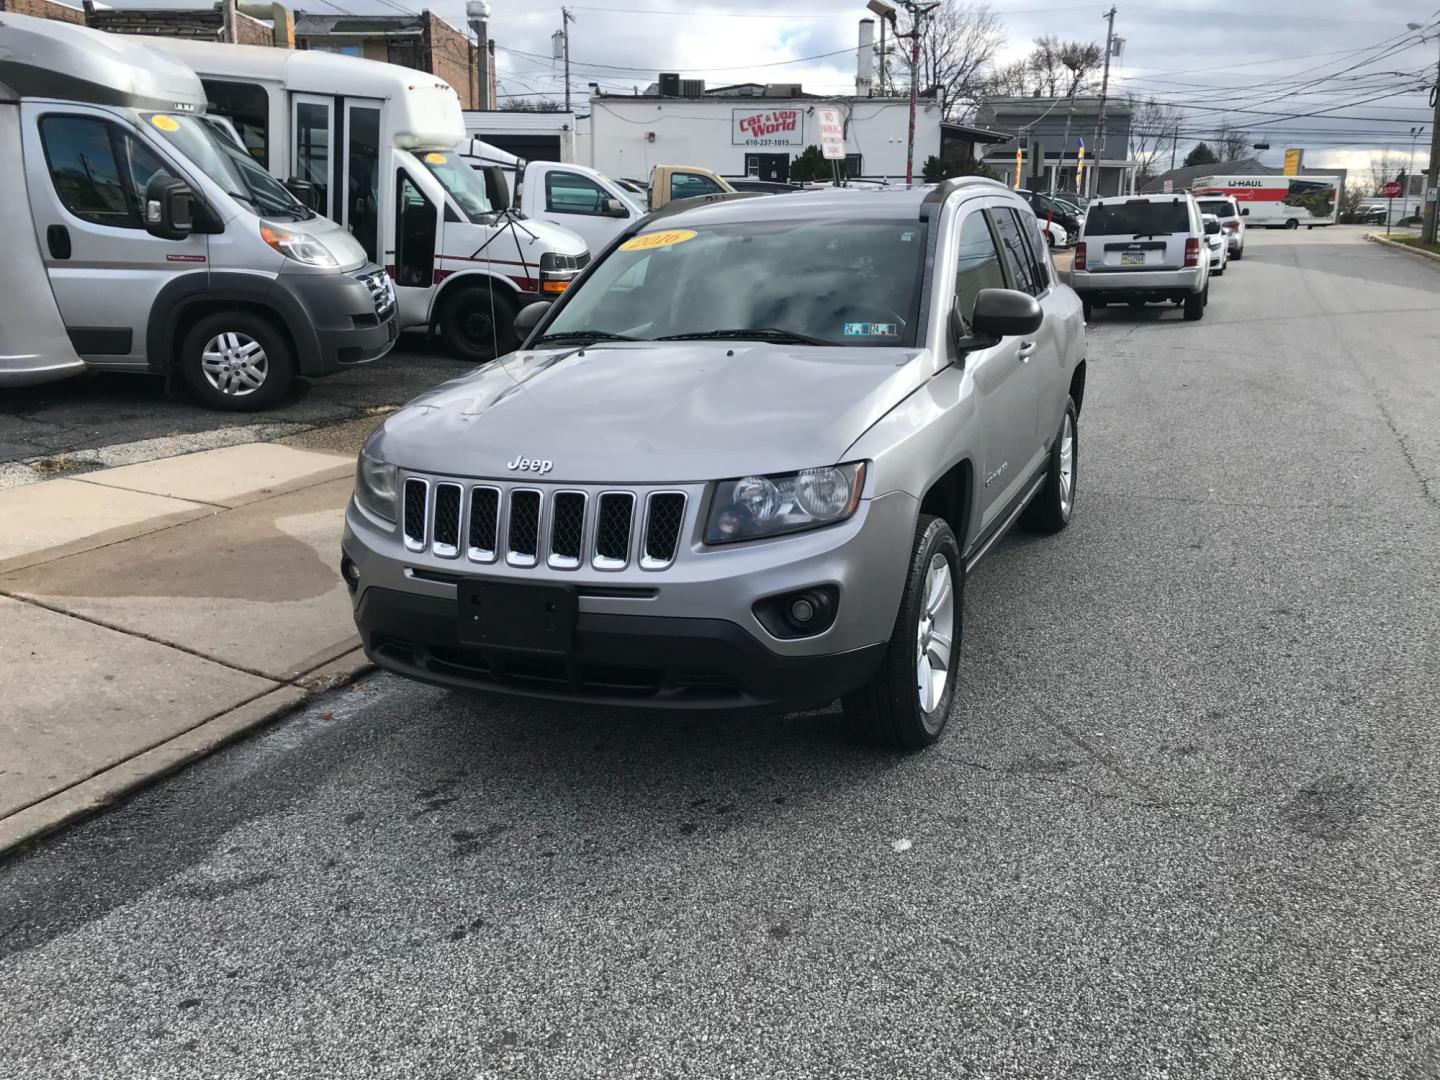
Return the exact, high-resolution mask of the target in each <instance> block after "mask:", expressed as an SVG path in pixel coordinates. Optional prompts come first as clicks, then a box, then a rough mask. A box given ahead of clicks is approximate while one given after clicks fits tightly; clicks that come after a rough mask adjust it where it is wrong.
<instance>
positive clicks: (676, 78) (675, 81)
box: [660, 71, 680, 97]
mask: <svg viewBox="0 0 1440 1080" xmlns="http://www.w3.org/2000/svg"><path fill="white" fill-rule="evenodd" d="M660 96H661V97H679V96H680V73H679V72H678V71H662V72H661V73H660Z"/></svg>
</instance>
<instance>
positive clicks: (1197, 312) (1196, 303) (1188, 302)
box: [1185, 285, 1210, 322]
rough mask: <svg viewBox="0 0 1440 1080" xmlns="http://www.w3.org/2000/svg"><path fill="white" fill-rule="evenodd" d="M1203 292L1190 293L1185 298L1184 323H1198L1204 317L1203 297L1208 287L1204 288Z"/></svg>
mask: <svg viewBox="0 0 1440 1080" xmlns="http://www.w3.org/2000/svg"><path fill="white" fill-rule="evenodd" d="M1205 290H1206V291H1205V292H1198V293H1191V294H1190V295H1189V296H1187V297H1185V321H1186V322H1198V321H1200V320H1201V319H1203V318H1204V317H1205V297H1206V293H1208V292H1209V290H1210V286H1209V285H1206V286H1205Z"/></svg>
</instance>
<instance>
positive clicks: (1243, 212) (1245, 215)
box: [1240, 206, 1250, 217]
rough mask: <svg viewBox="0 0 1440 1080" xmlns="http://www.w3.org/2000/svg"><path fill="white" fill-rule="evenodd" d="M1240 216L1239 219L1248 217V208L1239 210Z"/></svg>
mask: <svg viewBox="0 0 1440 1080" xmlns="http://www.w3.org/2000/svg"><path fill="white" fill-rule="evenodd" d="M1240 216H1241V217H1249V216H1250V208H1249V207H1248V206H1246V207H1243V208H1241V210H1240Z"/></svg>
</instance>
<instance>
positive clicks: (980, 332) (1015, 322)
mask: <svg viewBox="0 0 1440 1080" xmlns="http://www.w3.org/2000/svg"><path fill="white" fill-rule="evenodd" d="M1044 321H1045V311H1044V309H1043V308H1041V306H1040V301H1038V300H1036V299H1035V297H1033V296H1031V295H1030V294H1029V293H1023V292H1020V291H1018V290H1017V289H981V290H980V295H978V296H977V297H975V315H974V317H973V318H972V319H971V320H970V325H971V327H972V329H973V332H974V334H975V336H976V337H993V338H1005V337H1017V336H1019V335H1021V334H1033V333H1035V331H1036V330H1039V329H1040V324H1041V323H1042V322H1044Z"/></svg>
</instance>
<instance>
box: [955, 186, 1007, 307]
mask: <svg viewBox="0 0 1440 1080" xmlns="http://www.w3.org/2000/svg"><path fill="white" fill-rule="evenodd" d="M1003 288H1005V272H1004V271H1003V270H1001V269H1000V252H999V251H997V250H996V249H995V238H994V237H992V236H991V235H990V226H989V225H987V224H986V222H985V215H984V214H982V213H973V214H971V215H969V216H968V217H967V218H966V219H965V222H964V224H962V225H961V226H960V243H959V248H958V250H957V252H956V258H955V300H956V302H957V304H958V305H959V307H960V317H961V318H962V319H964V320H965V328H966V329H967V330H968V329H969V328H970V322H971V319H972V317H973V316H974V314H975V298H976V297H977V296H979V295H980V290H981V289H1003Z"/></svg>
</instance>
